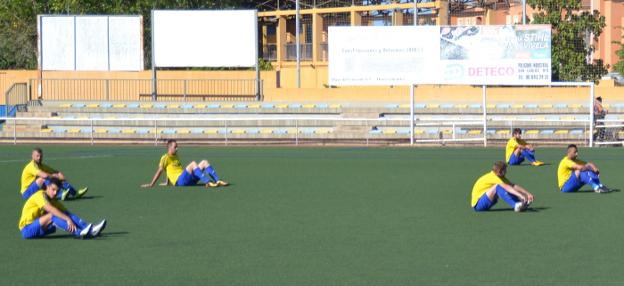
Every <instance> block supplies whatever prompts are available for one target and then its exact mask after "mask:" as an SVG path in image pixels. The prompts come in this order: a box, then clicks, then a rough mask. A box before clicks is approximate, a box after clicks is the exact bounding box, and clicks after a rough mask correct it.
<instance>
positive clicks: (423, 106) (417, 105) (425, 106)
mask: <svg viewBox="0 0 624 286" xmlns="http://www.w3.org/2000/svg"><path fill="white" fill-rule="evenodd" d="M414 108H418V109H425V108H427V105H426V104H424V103H418V104H414Z"/></svg>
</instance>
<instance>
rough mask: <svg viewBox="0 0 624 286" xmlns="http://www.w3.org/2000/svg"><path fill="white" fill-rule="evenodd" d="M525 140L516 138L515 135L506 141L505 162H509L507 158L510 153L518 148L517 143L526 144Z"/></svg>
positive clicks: (509, 156)
mask: <svg viewBox="0 0 624 286" xmlns="http://www.w3.org/2000/svg"><path fill="white" fill-rule="evenodd" d="M526 144H527V143H526V141H524V140H522V139H516V137H511V138H510V139H509V141H507V147H506V148H505V162H506V163H509V158H511V154H513V152H514V151H515V150H516V148H518V146H519V145H522V146H524V145H526Z"/></svg>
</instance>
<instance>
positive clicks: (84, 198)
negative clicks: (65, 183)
mask: <svg viewBox="0 0 624 286" xmlns="http://www.w3.org/2000/svg"><path fill="white" fill-rule="evenodd" d="M103 197H104V196H99V195H98V196H84V197H82V198H78V199H71V200H68V201H81V200H92V199H101V198H103Z"/></svg>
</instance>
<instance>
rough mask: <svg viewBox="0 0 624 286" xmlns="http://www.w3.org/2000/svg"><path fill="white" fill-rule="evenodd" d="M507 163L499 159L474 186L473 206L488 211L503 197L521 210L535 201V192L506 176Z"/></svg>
mask: <svg viewBox="0 0 624 286" xmlns="http://www.w3.org/2000/svg"><path fill="white" fill-rule="evenodd" d="M506 173H507V165H506V164H505V163H504V162H502V161H498V162H496V163H494V166H493V167H492V171H491V172H488V173H487V174H485V175H483V176H481V177H480V178H479V179H478V180H477V182H476V183H475V184H474V186H473V187H472V201H471V204H472V208H473V209H474V210H475V211H478V212H480V211H487V210H489V209H490V208H491V207H492V206H494V205H495V204H496V202H497V201H498V198H502V199H503V200H504V201H505V202H506V203H508V204H509V205H510V206H511V207H512V208H513V210H514V211H516V212H521V211H524V210H526V209H527V208H528V206H529V205H530V204H531V203H532V202H533V194H531V193H529V192H528V191H527V190H525V189H524V188H522V187H520V186H518V185H516V184H513V183H511V182H509V180H507V178H505V174H506Z"/></svg>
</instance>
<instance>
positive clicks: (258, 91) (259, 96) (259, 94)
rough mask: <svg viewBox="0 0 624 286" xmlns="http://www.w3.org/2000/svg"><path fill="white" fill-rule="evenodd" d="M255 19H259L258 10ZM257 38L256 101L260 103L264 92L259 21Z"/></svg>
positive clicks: (256, 25) (256, 23) (256, 26)
mask: <svg viewBox="0 0 624 286" xmlns="http://www.w3.org/2000/svg"><path fill="white" fill-rule="evenodd" d="M255 19H258V10H256V12H255ZM254 23H255V29H254V30H255V31H256V33H255V36H256V41H255V43H256V100H258V101H260V100H262V91H261V88H262V86H261V83H260V81H261V78H260V51H259V50H260V42H259V39H258V37H259V36H258V21H257V20H256V21H255V22H254Z"/></svg>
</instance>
